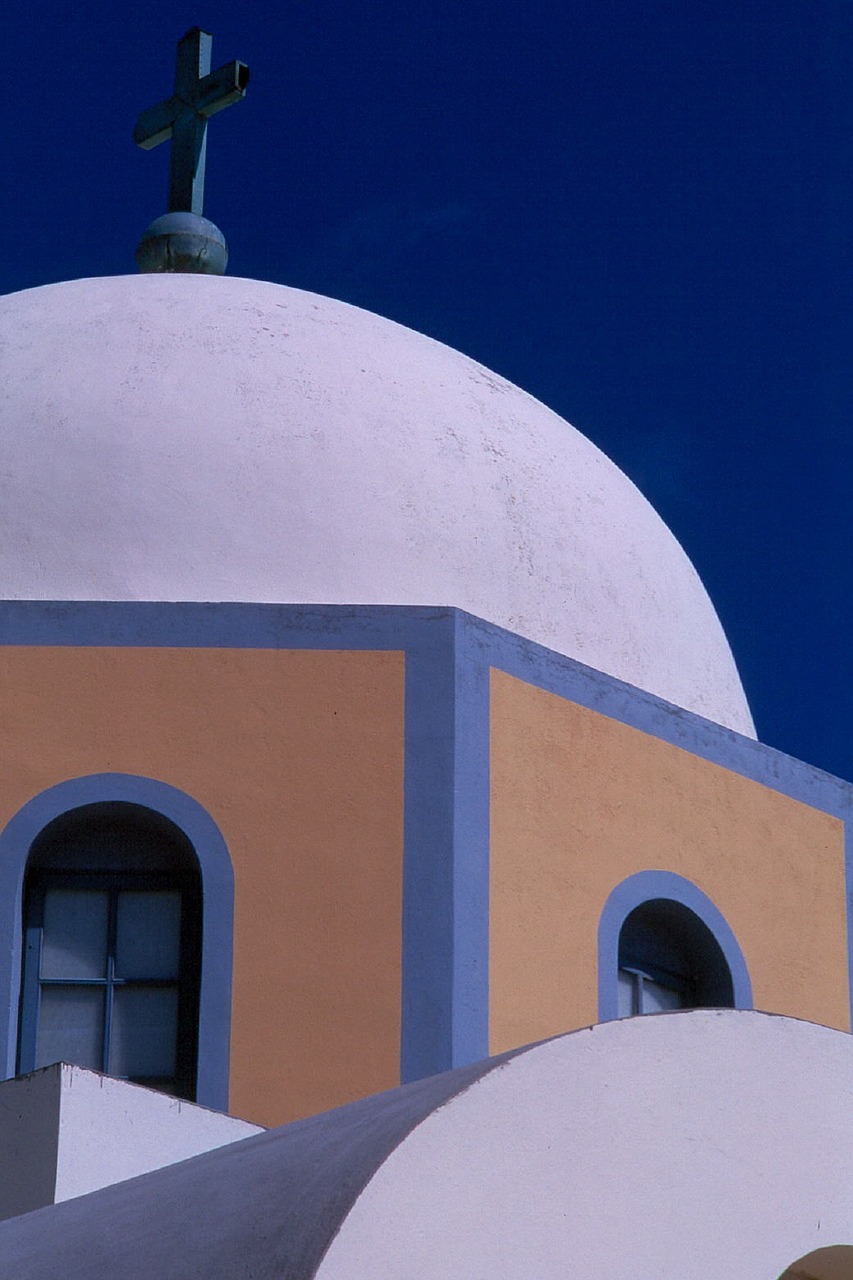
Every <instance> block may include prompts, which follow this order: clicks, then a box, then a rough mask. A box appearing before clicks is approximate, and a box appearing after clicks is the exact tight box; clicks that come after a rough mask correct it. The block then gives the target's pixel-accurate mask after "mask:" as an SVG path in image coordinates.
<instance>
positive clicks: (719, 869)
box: [490, 671, 850, 1053]
mask: <svg viewBox="0 0 853 1280" xmlns="http://www.w3.org/2000/svg"><path fill="white" fill-rule="evenodd" d="M491 726H492V727H491V757H492V792H491V822H492V841H491V849H492V854H491V959H490V982H491V997H490V1022H491V1050H492V1052H493V1053H498V1052H501V1051H502V1050H504V1049H508V1048H511V1047H513V1046H515V1045H520V1044H526V1043H528V1042H529V1041H531V1040H538V1039H540V1038H542V1037H545V1036H550V1035H554V1034H556V1033H558V1032H560V1031H565V1030H568V1029H569V1028H573V1027H579V1026H584V1025H586V1024H588V1023H591V1022H595V1021H597V1018H598V1008H597V1004H598V1002H597V982H598V976H597V931H598V921H599V918H600V915H601V911H602V908H603V906H604V903H605V901H606V899H607V897H608V895H609V893H610V891H611V890H612V889H613V888H614V887H615V885H617V884H618V883H619V882H620V881H622V880H624V879H625V877H626V876H629V875H632V874H633V873H634V872H637V871H644V870H666V871H673V872H675V873H677V874H678V875H682V876H685V877H686V878H687V879H689V880H692V881H693V883H694V884H695V885H697V886H698V888H700V889H701V890H702V891H703V892H704V893H706V894H707V895H708V897H709V898H711V900H712V901H713V902H714V903H715V905H716V906H717V907H718V909H719V910H720V911H721V912H722V913H723V915H724V916H725V918H726V920H727V921H728V923H729V925H730V926H731V928H732V929H733V931H734V933H735V935H736V937H737V939H738V941H739V943H740V946H741V949H742V950H743V953H744V957H745V959H746V963H747V967H748V969H749V972H750V976H751V978H752V986H753V997H754V1001H755V1006H756V1008H758V1009H765V1010H769V1011H772V1012H775V1013H783V1014H788V1015H790V1016H791V1017H796V1018H806V1019H809V1020H811V1021H813V1022H820V1023H824V1024H825V1025H826V1026H830V1027H838V1028H840V1029H842V1030H849V1029H850V1009H849V991H848V976H847V922H846V915H845V879H844V839H843V824H842V823H841V822H840V821H839V820H838V819H836V818H834V817H831V816H829V815H827V814H825V813H823V812H821V811H819V810H816V809H812V808H810V807H808V806H807V805H804V804H800V803H799V802H798V801H796V800H791V799H789V798H788V797H787V796H783V795H780V794H779V793H778V792H775V791H771V790H770V789H769V788H767V787H764V786H762V785H760V784H759V783H756V782H752V781H750V780H749V779H746V778H743V777H741V776H739V775H738V774H735V773H732V772H730V771H729V770H727V769H724V768H721V767H720V766H718V765H714V764H709V763H708V762H707V761H705V760H702V759H700V758H698V757H697V756H693V755H691V754H690V753H689V752H687V751H683V750H681V749H679V748H678V747H673V746H670V745H669V744H667V743H665V742H661V741H659V740H658V739H656V738H654V737H651V736H650V735H648V734H645V733H642V732H640V731H639V730H637V729H633V728H630V727H628V726H627V725H624V724H621V723H619V722H618V721H616V720H611V719H608V718H607V717H606V716H602V715H600V714H598V713H597V712H595V711H590V710H588V709H586V708H585V707H580V706H577V705H575V704H574V703H570V702H566V701H565V700H563V699H562V698H559V697H557V696H556V695H554V694H551V693H546V692H543V691H542V690H541V689H537V688H535V687H534V686H532V685H529V684H526V683H524V682H523V681H521V680H517V679H515V678H513V677H512V676H508V675H506V674H505V673H504V672H501V671H493V672H492V718H491Z"/></svg>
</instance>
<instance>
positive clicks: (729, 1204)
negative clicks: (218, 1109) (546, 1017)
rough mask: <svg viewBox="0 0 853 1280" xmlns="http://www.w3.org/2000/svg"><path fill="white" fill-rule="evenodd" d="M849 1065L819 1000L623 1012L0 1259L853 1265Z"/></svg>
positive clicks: (78, 1279)
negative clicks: (783, 1013) (816, 1015)
mask: <svg viewBox="0 0 853 1280" xmlns="http://www.w3.org/2000/svg"><path fill="white" fill-rule="evenodd" d="M851 1071H853V1038H851V1036H850V1035H849V1034H848V1033H847V1032H845V1031H833V1030H830V1029H829V1028H827V1027H820V1026H815V1025H814V1024H812V1023H807V1022H795V1021H794V1020H792V1019H790V1018H783V1017H779V1016H776V1015H768V1014H762V1013H753V1012H747V1011H745V1010H735V1009H697V1010H694V1011H691V1012H688V1011H683V1012H673V1013H662V1014H657V1015H651V1016H648V1017H643V1018H624V1019H622V1020H621V1021H618V1022H609V1023H604V1024H600V1025H598V1026H594V1027H589V1028H586V1029H584V1030H583V1031H575V1032H572V1033H571V1034H569V1035H564V1036H559V1037H558V1038H557V1039H555V1040H550V1041H546V1042H545V1043H543V1044H539V1045H533V1046H530V1047H528V1048H525V1049H519V1050H516V1051H514V1052H512V1053H508V1054H504V1055H503V1056H502V1057H500V1058H492V1059H487V1060H486V1061H484V1062H480V1063H476V1064H472V1065H470V1066H467V1067H462V1068H459V1069H457V1070H456V1071H449V1072H447V1073H445V1074H444V1075H438V1076H431V1077H430V1078H429V1079H426V1080H418V1081H416V1082H415V1083H413V1084H409V1085H405V1086H404V1087H403V1088H401V1089H392V1090H390V1091H389V1092H387V1093H382V1094H379V1095H377V1096H376V1097H373V1098H363V1099H361V1100H360V1101H358V1102H353V1103H350V1104H349V1105H348V1106H345V1107H339V1108H338V1109H337V1110H335V1111H331V1112H327V1113H326V1114H324V1115H318V1116H311V1117H310V1118H309V1119H307V1120H301V1121H297V1123H295V1124H291V1125H286V1126H285V1127H284V1128H282V1129H274V1130H272V1131H270V1132H268V1133H261V1134H258V1135H257V1136H255V1137H249V1138H245V1139H244V1140H242V1141H238V1142H234V1143H231V1144H230V1145H228V1146H224V1147H219V1148H218V1149H217V1150H215V1151H209V1152H206V1153H205V1154H203V1155H198V1156H195V1157H193V1158H192V1159H189V1160H182V1161H180V1162H179V1163H177V1164H172V1165H170V1166H168V1167H166V1168H162V1169H158V1170H156V1171H155V1172H153V1173H147V1174H143V1175H142V1176H141V1177H136V1178H130V1179H128V1180H127V1181H124V1182H119V1183H115V1184H114V1185H112V1186H109V1187H106V1188H104V1189H102V1190H100V1191H94V1192H92V1193H91V1194H90V1195H82V1196H75V1197H74V1198H73V1199H70V1200H66V1201H65V1202H64V1203H63V1204H58V1205H56V1206H54V1207H50V1208H46V1209H40V1210H36V1211H35V1212H33V1213H22V1214H20V1215H18V1216H17V1217H14V1218H10V1219H9V1220H8V1221H7V1222H3V1223H0V1272H2V1274H3V1275H5V1276H16V1277H18V1276H20V1277H24V1276H26V1277H29V1278H30V1280H54V1277H56V1276H57V1275H58V1274H59V1273H60V1272H59V1268H58V1264H57V1259H60V1258H61V1267H62V1269H61V1274H62V1275H69V1276H74V1277H75V1280H101V1278H102V1277H103V1276H121V1277H122V1280H149V1277H151V1276H174V1275H176V1274H185V1273H186V1266H184V1271H180V1270H179V1268H180V1266H181V1264H183V1263H184V1260H185V1259H187V1258H191V1259H192V1260H193V1273H194V1274H196V1275H203V1276H205V1277H206V1280H232V1278H233V1277H235V1276H248V1275H251V1276H253V1277H254V1278H255V1280H281V1277H283V1276H287V1277H290V1278H291V1280H400V1277H405V1280H436V1277H441V1280H481V1278H482V1277H489V1280H518V1277H521V1276H523V1277H531V1278H535V1280H565V1277H568V1276H571V1277H576V1276H577V1277H583V1280H629V1278H630V1280H652V1277H654V1280H708V1278H709V1277H728V1278H730V1280H734V1278H735V1277H736V1278H737V1280H771V1277H779V1280H807V1278H808V1280H849V1277H850V1275H851V1265H853V1249H851V1248H850V1245H849V1242H850V1241H851V1239H853V1104H851V1095H850V1076H851ZM105 1222H110V1223H113V1222H117V1223H120V1224H121V1229H120V1230H115V1231H105V1230H104V1223H105ZM845 1246H846V1247H845ZM177 1259H180V1262H179V1263H178V1262H176V1260H177Z"/></svg>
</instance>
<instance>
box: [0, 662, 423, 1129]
mask: <svg viewBox="0 0 853 1280" xmlns="http://www.w3.org/2000/svg"><path fill="white" fill-rule="evenodd" d="M403 667H404V659H403V655H402V654H401V653H376V652H366V653H365V652H306V651H280V650H261V651H258V650H218V649H161V648H156V649H145V648H138V649H133V648H117V649H110V648H5V649H3V650H2V651H0V705H2V707H3V734H2V739H0V824H5V823H6V822H7V821H8V819H9V818H10V817H11V816H12V815H13V814H14V813H15V812H16V811H17V810H18V809H19V808H20V807H21V806H22V805H23V804H24V803H26V801H28V800H29V799H31V797H32V796H33V795H35V794H37V793H38V792H40V791H42V790H44V789H45V788H46V787H49V786H53V785H55V784H56V783H58V782H61V781H64V780H65V779H67V778H72V777H79V776H83V775H85V774H90V773H101V772H121V773H132V774H143V775H145V776H147V777H152V778H157V779H160V780H161V781H164V782H168V783H170V784H171V785H172V786H175V787H178V788H180V789H181V790H183V791H185V792H188V793H189V794H190V795H191V796H193V797H194V798H195V799H196V800H198V801H199V803H200V804H202V805H204V807H205V808H206V809H207V810H208V812H209V813H210V814H211V816H212V817H213V818H214V820H215V821H216V822H217V824H218V825H219V827H220V830H221V831H222V834H223V836H224V837H225V840H226V842H227V844H228V847H229V849H230V852H231V857H232V860H233V863H234V872H235V881H236V886H235V912H236V921H235V961H234V964H235V968H234V999H233V1021H232V1059H231V1110H232V1111H233V1112H234V1113H235V1114H237V1115H240V1116H245V1117H246V1118H247V1119H252V1120H256V1121H258V1122H259V1123H261V1124H267V1125H274V1124H282V1123H284V1122H285V1121H287V1120H290V1119H293V1118H295V1117H297V1116H300V1115H307V1114H310V1113H312V1112H316V1111H320V1110H325V1109H326V1108H329V1107H333V1106H336V1105H338V1104H340V1103H343V1102H347V1101H349V1100H350V1099H352V1098H356V1097H360V1096H363V1095H365V1094H369V1093H374V1092H376V1091H378V1090H380V1089H386V1088H389V1087H391V1086H393V1085H395V1084H397V1083H399V1046H400V959H401V902H402V844H403V674H404V673H403Z"/></svg>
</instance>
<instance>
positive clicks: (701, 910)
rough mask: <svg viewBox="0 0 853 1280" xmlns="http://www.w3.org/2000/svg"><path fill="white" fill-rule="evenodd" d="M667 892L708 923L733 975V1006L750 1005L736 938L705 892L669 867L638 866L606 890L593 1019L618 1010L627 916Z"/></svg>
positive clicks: (749, 986) (615, 1014) (608, 1018)
mask: <svg viewBox="0 0 853 1280" xmlns="http://www.w3.org/2000/svg"><path fill="white" fill-rule="evenodd" d="M654 898H668V899H669V900H670V901H671V902H679V903H681V905H682V906H684V907H688V908H689V909H690V910H691V911H692V912H693V913H694V915H697V916H698V917H699V919H700V920H701V921H702V922H703V923H704V924H705V925H707V927H708V928H709V929H710V931H711V933H712V934H713V935H714V937H715V938H716V940H717V942H718V943H719V946H720V950H721V951H722V953H723V955H724V956H725V958H726V963H727V965H728V966H729V972H730V973H731V975H732V987H733V989H734V1007H735V1008H736V1009H751V1008H752V983H751V982H750V979H749V970H748V969H747V967H746V961H745V960H744V958H743V952H742V951H741V949H740V944H739V943H738V940H737V938H736V937H735V935H734V933H733V932H732V930H731V929H730V928H729V925H728V922H727V921H726V919H725V917H724V916H723V915H722V913H721V912H720V911H719V910H718V909H717V908H716V907H715V906H714V904H713V902H712V901H711V899H710V898H709V897H707V895H706V894H704V893H703V892H702V890H701V889H698V888H697V887H696V885H695V884H693V883H692V881H690V880H686V879H685V878H684V876H679V875H676V874H675V872H673V871H638V872H637V873H636V874H635V875H632V876H628V878H627V879H626V880H623V881H622V883H621V884H617V886H616V888H615V889H614V890H613V891H612V892H611V894H610V896H609V897H608V899H607V901H606V902H605V904H604V909H603V910H602V912H601V919H600V920H599V922H598V1019H599V1022H610V1021H611V1020H612V1019H614V1018H618V1016H619V1004H618V1001H619V987H618V972H619V935H620V933H621V932H622V925H623V924H624V923H625V919H626V917H627V916H629V915H630V914H631V912H632V911H633V910H634V909H635V908H636V907H639V906H642V904H643V903H644V902H649V901H651V900H652V899H654Z"/></svg>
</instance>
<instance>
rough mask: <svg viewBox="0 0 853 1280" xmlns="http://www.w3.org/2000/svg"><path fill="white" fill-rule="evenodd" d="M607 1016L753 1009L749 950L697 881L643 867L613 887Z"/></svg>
mask: <svg viewBox="0 0 853 1280" xmlns="http://www.w3.org/2000/svg"><path fill="white" fill-rule="evenodd" d="M598 943H599V946H598V996H599V1018H600V1019H601V1021H603V1022H604V1021H607V1020H609V1019H612V1018H618V1017H624V1016H626V1015H628V1014H631V1013H640V1012H652V1011H657V1010H661V1009H673V1008H691V1007H697V1006H698V1007H701V1006H705V1007H709V1006H710V1007H714V1006H717V1007H734V1008H738V1009H749V1008H752V988H751V984H750V980H749V973H748V971H747V968H746V963H745V961H744V958H743V953H742V952H741V949H740V947H739V945H738V942H737V939H736V938H735V936H734V934H733V933H732V931H731V929H730V928H729V926H728V924H727V923H726V921H725V919H724V918H723V916H722V915H721V914H720V912H719V911H718V910H717V908H716V907H715V906H714V904H713V903H712V902H711V900H710V898H708V897H706V895H705V894H704V893H702V891H701V890H700V889H698V888H697V887H696V886H695V885H694V884H692V883H691V882H690V881H689V880H686V879H684V877H682V876H678V875H675V874H674V873H673V872H669V871H641V872H638V873H637V874H636V875H633V876H629V877H628V879H627V880H623V881H622V883H621V884H619V885H617V886H616V888H615V889H614V890H613V891H612V893H611V894H610V896H609V898H608V899H607V902H606V903H605V906H604V910H603V911H602V914H601V920H600V922H599V936H598Z"/></svg>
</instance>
